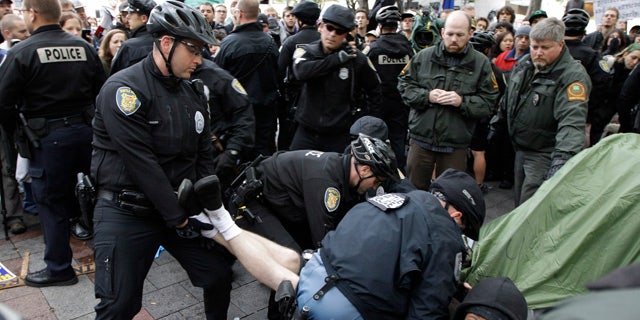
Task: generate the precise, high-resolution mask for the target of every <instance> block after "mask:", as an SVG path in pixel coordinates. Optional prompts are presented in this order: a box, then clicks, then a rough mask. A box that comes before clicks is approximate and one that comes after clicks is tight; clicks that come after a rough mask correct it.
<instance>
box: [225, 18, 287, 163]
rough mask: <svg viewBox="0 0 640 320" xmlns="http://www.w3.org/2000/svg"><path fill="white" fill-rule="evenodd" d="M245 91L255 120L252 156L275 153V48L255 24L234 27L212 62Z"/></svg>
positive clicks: (272, 41)
mask: <svg viewBox="0 0 640 320" xmlns="http://www.w3.org/2000/svg"><path fill="white" fill-rule="evenodd" d="M214 61H215V62H216V64H218V65H219V66H220V67H221V68H223V69H225V70H227V71H228V72H229V73H230V74H231V75H233V76H234V77H235V78H236V79H238V81H240V83H242V85H243V86H244V87H245V89H247V92H248V96H249V101H250V102H251V105H252V107H253V113H254V115H255V118H256V128H255V152H256V153H257V154H262V155H265V156H269V155H271V154H272V153H273V152H274V151H275V133H276V111H277V110H276V108H275V107H274V105H275V103H276V101H277V98H278V79H277V71H278V46H277V45H276V43H275V41H274V40H273V38H271V36H269V35H268V34H266V33H264V32H262V24H260V23H258V22H253V23H245V24H242V25H238V26H237V27H236V28H235V29H234V30H233V31H232V32H231V33H230V34H229V35H228V36H226V37H225V38H224V39H223V40H222V43H221V44H220V49H218V53H217V54H216V57H215V60H214Z"/></svg>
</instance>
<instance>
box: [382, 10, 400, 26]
mask: <svg viewBox="0 0 640 320" xmlns="http://www.w3.org/2000/svg"><path fill="white" fill-rule="evenodd" d="M400 20H402V15H401V14H400V10H398V7H396V6H386V7H382V8H380V10H378V13H376V21H378V23H380V24H385V23H394V22H395V23H398V22H400Z"/></svg>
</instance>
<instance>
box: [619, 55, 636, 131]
mask: <svg viewBox="0 0 640 320" xmlns="http://www.w3.org/2000/svg"><path fill="white" fill-rule="evenodd" d="M639 87H640V68H638V65H636V67H635V68H633V70H631V72H630V73H629V76H628V77H627V80H626V81H625V82H624V85H623V86H622V89H621V90H620V95H619V98H618V115H620V132H635V133H640V127H639V123H638V113H639V112H640V111H638V110H635V112H633V111H632V109H633V107H634V106H635V105H637V104H638V103H640V90H638V88H639Z"/></svg>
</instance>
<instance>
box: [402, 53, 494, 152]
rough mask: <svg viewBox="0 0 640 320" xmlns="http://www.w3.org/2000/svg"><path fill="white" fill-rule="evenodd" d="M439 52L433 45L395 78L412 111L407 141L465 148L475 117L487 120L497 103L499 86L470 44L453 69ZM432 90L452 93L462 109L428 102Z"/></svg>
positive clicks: (488, 67) (471, 133)
mask: <svg viewBox="0 0 640 320" xmlns="http://www.w3.org/2000/svg"><path fill="white" fill-rule="evenodd" d="M443 51H444V49H443V46H442V45H437V46H433V47H429V48H427V49H423V50H421V51H420V52H418V53H417V54H416V55H415V56H414V57H413V59H411V61H410V62H409V64H407V66H406V67H405V68H404V70H403V71H402V73H401V74H400V76H399V81H398V90H399V91H400V94H401V95H402V100H403V101H404V103H405V104H406V105H408V106H409V107H411V113H410V115H409V136H410V137H411V138H413V139H417V140H419V141H422V142H425V143H428V144H430V145H432V146H438V147H453V148H457V149H459V148H466V147H468V146H469V143H470V142H471V136H472V135H473V131H474V129H475V124H476V122H477V119H480V118H483V117H486V116H488V115H489V114H490V113H491V111H492V109H493V106H494V105H495V103H496V99H497V98H498V83H497V82H496V79H495V75H494V74H493V72H492V69H491V62H489V59H487V57H485V56H484V55H483V54H482V53H480V52H478V51H476V50H474V49H472V48H471V47H470V46H468V47H467V49H466V52H465V54H464V57H463V58H462V61H461V63H460V64H459V65H457V66H450V65H449V64H448V63H447V61H446V57H445V55H444V52H443ZM433 89H442V90H446V91H455V92H456V93H457V94H458V95H460V96H461V97H462V105H460V107H453V106H447V105H440V104H435V103H430V102H429V92H430V91H431V90H433Z"/></svg>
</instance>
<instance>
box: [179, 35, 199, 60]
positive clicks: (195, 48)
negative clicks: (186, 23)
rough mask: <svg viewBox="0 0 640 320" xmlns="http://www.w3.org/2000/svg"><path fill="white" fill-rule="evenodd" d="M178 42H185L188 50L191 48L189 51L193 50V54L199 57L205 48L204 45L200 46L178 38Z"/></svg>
mask: <svg viewBox="0 0 640 320" xmlns="http://www.w3.org/2000/svg"><path fill="white" fill-rule="evenodd" d="M174 40H175V38H174ZM178 42H180V43H182V44H184V45H185V46H186V47H187V50H189V52H191V54H192V55H194V56H196V57H199V56H201V55H202V50H203V48H202V47H198V46H196V45H195V44H193V43H189V42H186V41H184V40H178Z"/></svg>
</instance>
